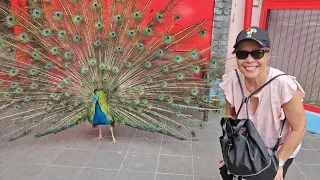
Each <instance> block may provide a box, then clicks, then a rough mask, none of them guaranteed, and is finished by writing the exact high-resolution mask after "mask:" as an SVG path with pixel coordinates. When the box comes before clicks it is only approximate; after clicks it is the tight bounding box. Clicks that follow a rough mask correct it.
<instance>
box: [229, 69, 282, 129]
mask: <svg viewBox="0 0 320 180" xmlns="http://www.w3.org/2000/svg"><path fill="white" fill-rule="evenodd" d="M235 71H236V74H237V78H238V82H239V85H240V89H241V93H242V103H241V105H240V108H239V109H238V112H237V114H236V118H238V115H239V113H240V110H241V108H242V106H243V104H246V113H247V119H249V112H248V101H249V99H250V98H251V97H252V96H253V95H255V94H257V93H258V92H260V91H261V90H262V89H263V88H264V87H265V86H267V85H268V84H269V83H271V82H272V81H273V80H275V79H276V78H278V77H279V76H283V75H287V74H278V75H276V76H274V77H272V78H271V79H270V80H269V81H267V82H266V83H264V84H263V85H262V86H260V87H259V88H258V89H256V90H255V91H254V92H253V93H251V94H250V95H249V96H248V97H246V96H245V95H244V91H243V86H242V83H241V80H240V76H239V73H238V70H237V69H235ZM282 128H283V127H282ZM281 131H282V130H281Z"/></svg>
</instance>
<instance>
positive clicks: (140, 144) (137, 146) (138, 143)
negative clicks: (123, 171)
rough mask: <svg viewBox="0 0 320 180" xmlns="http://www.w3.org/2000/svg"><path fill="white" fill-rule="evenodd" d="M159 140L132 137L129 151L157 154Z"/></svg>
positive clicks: (159, 144)
mask: <svg viewBox="0 0 320 180" xmlns="http://www.w3.org/2000/svg"><path fill="white" fill-rule="evenodd" d="M160 146H161V141H159V140H153V139H147V140H146V139H133V140H132V144H131V147H130V148H129V152H132V153H150V154H159V152H160Z"/></svg>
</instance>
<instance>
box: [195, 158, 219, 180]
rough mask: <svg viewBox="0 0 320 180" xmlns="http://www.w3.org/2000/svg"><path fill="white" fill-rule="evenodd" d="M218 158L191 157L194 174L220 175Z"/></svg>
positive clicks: (217, 176)
mask: <svg viewBox="0 0 320 180" xmlns="http://www.w3.org/2000/svg"><path fill="white" fill-rule="evenodd" d="M218 163H219V162H218V160H217V159H216V158H200V157H194V158H193V168H194V175H195V176H211V177H216V178H219V177H220V172H219V169H218Z"/></svg>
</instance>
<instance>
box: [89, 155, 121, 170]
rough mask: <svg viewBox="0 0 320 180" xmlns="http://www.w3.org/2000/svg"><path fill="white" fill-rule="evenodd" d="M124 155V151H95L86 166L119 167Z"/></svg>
mask: <svg viewBox="0 0 320 180" xmlns="http://www.w3.org/2000/svg"><path fill="white" fill-rule="evenodd" d="M124 156H125V152H105V151H96V152H95V153H94V154H93V156H92V157H91V159H90V161H89V162H88V164H87V165H86V167H90V168H104V169H119V168H120V166H121V164H122V162H123V159H124Z"/></svg>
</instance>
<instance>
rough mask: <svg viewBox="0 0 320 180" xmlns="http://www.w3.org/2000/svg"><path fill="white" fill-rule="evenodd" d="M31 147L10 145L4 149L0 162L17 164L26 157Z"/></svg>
mask: <svg viewBox="0 0 320 180" xmlns="http://www.w3.org/2000/svg"><path fill="white" fill-rule="evenodd" d="M30 149H32V146H26V145H12V146H10V147H8V148H6V149H5V150H4V151H3V152H2V154H1V155H0V161H2V162H17V161H18V160H19V159H21V158H22V157H24V156H25V155H27V153H28V152H29V150H30Z"/></svg>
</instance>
